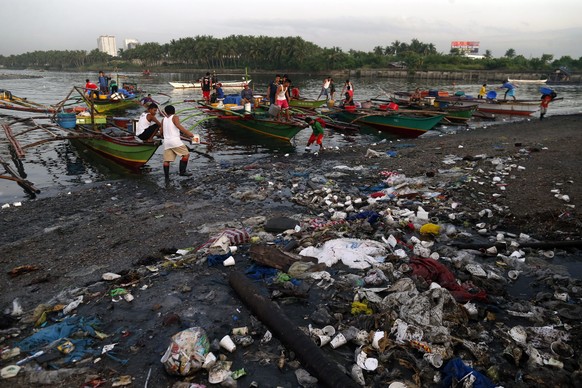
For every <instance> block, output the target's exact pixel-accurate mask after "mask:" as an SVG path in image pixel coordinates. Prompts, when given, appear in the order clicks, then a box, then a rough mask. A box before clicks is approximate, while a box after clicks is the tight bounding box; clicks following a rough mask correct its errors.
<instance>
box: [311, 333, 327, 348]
mask: <svg viewBox="0 0 582 388" xmlns="http://www.w3.org/2000/svg"><path fill="white" fill-rule="evenodd" d="M313 339H314V340H315V344H316V345H317V346H319V347H320V348H321V347H322V346H325V345H327V344H328V343H329V342H330V341H331V337H330V336H328V335H316V336H314V337H313Z"/></svg>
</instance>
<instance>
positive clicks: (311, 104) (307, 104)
mask: <svg viewBox="0 0 582 388" xmlns="http://www.w3.org/2000/svg"><path fill="white" fill-rule="evenodd" d="M326 102H327V100H297V99H291V100H290V101H289V106H291V107H294V108H308V109H317V108H321V107H322V106H323V105H325V103H326Z"/></svg>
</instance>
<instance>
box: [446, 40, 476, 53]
mask: <svg viewBox="0 0 582 388" xmlns="http://www.w3.org/2000/svg"><path fill="white" fill-rule="evenodd" d="M451 49H458V50H459V51H461V52H464V53H467V54H479V42H474V41H463V40H455V41H452V42H451Z"/></svg>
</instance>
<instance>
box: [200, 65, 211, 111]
mask: <svg viewBox="0 0 582 388" xmlns="http://www.w3.org/2000/svg"><path fill="white" fill-rule="evenodd" d="M201 87H202V98H204V101H206V103H207V104H208V103H209V102H210V90H211V89H212V78H211V77H210V72H207V73H206V75H205V76H204V77H203V78H202V82H201Z"/></svg>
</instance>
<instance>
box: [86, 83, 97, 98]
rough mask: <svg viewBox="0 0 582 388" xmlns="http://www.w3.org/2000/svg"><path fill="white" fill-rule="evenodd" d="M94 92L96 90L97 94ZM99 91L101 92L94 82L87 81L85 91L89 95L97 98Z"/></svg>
mask: <svg viewBox="0 0 582 388" xmlns="http://www.w3.org/2000/svg"><path fill="white" fill-rule="evenodd" d="M93 90H95V92H92V91H93ZM97 90H99V88H98V87H97V85H95V84H94V83H93V82H91V81H89V79H86V80H85V91H86V92H87V94H88V95H90V96H92V97H95V96H97Z"/></svg>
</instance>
